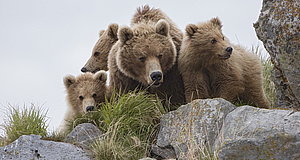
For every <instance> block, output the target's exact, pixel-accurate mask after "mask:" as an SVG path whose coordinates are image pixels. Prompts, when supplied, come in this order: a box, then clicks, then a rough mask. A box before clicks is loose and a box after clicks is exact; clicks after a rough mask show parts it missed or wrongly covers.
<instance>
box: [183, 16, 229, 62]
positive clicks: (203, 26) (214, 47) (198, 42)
mask: <svg viewBox="0 0 300 160" xmlns="http://www.w3.org/2000/svg"><path fill="white" fill-rule="evenodd" d="M221 29H222V24H221V21H220V20H219V19H218V18H213V19H211V20H210V21H208V22H205V23H200V24H198V25H195V24H189V25H187V27H186V29H185V30H186V35H187V36H186V40H187V41H189V45H190V46H192V47H193V49H194V50H197V51H198V53H199V54H201V55H198V56H205V57H208V58H209V59H211V60H212V62H215V61H218V60H226V59H228V58H230V56H231V54H232V53H233V48H232V47H231V46H230V43H229V41H228V40H227V38H226V37H225V36H224V35H223V33H222V30H221Z"/></svg>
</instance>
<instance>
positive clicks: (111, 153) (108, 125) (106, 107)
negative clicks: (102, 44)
mask: <svg viewBox="0 0 300 160" xmlns="http://www.w3.org/2000/svg"><path fill="white" fill-rule="evenodd" d="M99 108H100V109H99V110H97V111H94V112H89V113H87V114H85V115H83V116H82V117H78V118H77V119H76V120H75V123H74V126H76V125H78V124H80V123H86V122H90V123H94V124H95V125H97V126H98V127H99V128H100V129H101V130H102V131H104V132H106V134H105V136H104V137H103V138H102V139H101V140H98V141H97V142H96V143H95V144H94V145H92V149H91V150H92V152H93V153H94V154H95V157H96V158H97V159H104V160H105V159H122V160H123V159H125V160H126V159H139V158H142V157H144V156H146V154H147V153H148V147H149V144H151V142H152V141H153V139H154V135H155V134H156V132H157V130H158V124H159V120H160V117H161V116H162V115H163V114H164V113H166V111H165V109H164V107H163V105H162V103H161V101H160V100H159V99H158V98H157V97H156V96H154V95H149V94H146V93H145V92H143V91H140V92H136V91H134V92H130V93H127V94H122V95H121V94H116V93H114V94H113V96H112V98H111V99H109V100H106V102H105V103H102V104H100V107H99Z"/></svg>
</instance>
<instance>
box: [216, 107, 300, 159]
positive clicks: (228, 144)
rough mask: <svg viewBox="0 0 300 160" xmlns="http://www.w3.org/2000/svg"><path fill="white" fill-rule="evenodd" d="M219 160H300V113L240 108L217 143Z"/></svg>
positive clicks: (229, 115)
mask: <svg viewBox="0 0 300 160" xmlns="http://www.w3.org/2000/svg"><path fill="white" fill-rule="evenodd" d="M214 148H216V150H218V151H219V155H218V156H219V159H220V160H223V159H224V160H226V159H247V160H257V159H275V160H295V159H300V112H294V111H288V110H268V109H259V108H255V107H251V106H242V107H238V108H237V109H235V110H234V111H232V112H231V113H229V114H228V115H227V116H226V118H225V121H224V124H223V127H222V130H221V132H220V134H219V136H218V139H217V141H216V142H215V147H214Z"/></svg>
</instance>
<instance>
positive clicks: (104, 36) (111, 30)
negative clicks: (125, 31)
mask: <svg viewBox="0 0 300 160" xmlns="http://www.w3.org/2000/svg"><path fill="white" fill-rule="evenodd" d="M118 28H119V26H118V25H117V24H110V25H109V26H108V28H107V30H106V31H104V30H102V31H100V32H99V40H98V41H97V42H96V44H95V46H94V48H93V51H92V56H91V57H90V58H89V60H88V61H87V62H86V64H85V65H84V67H82V68H81V71H82V72H92V73H96V72H97V71H99V70H108V69H107V59H108V58H107V57H108V53H109V51H110V49H111V47H112V46H113V45H114V44H115V43H116V42H117V40H118V37H117V32H118Z"/></svg>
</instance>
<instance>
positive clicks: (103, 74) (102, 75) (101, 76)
mask: <svg viewBox="0 0 300 160" xmlns="http://www.w3.org/2000/svg"><path fill="white" fill-rule="evenodd" d="M94 79H96V80H100V81H101V82H104V83H105V82H106V79H107V74H106V72H105V71H104V70H101V71H98V72H96V73H95V75H94Z"/></svg>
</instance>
